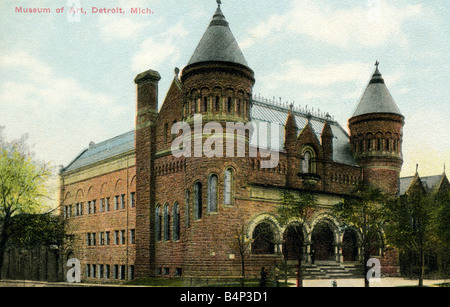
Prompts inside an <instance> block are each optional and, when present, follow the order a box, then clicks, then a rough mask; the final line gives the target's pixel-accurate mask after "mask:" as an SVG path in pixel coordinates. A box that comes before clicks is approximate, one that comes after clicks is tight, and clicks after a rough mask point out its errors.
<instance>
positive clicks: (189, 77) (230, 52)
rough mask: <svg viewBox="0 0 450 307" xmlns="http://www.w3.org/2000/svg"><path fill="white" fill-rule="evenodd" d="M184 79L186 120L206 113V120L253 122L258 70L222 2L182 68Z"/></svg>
mask: <svg viewBox="0 0 450 307" xmlns="http://www.w3.org/2000/svg"><path fill="white" fill-rule="evenodd" d="M181 82H182V83H183V88H184V91H185V93H184V94H185V102H184V108H183V110H184V111H183V117H184V119H185V121H186V122H188V123H192V121H193V117H194V115H195V114H202V117H203V122H208V121H215V122H243V123H246V122H248V121H249V119H250V108H251V95H252V88H253V84H254V83H255V79H254V73H253V71H252V70H251V69H250V68H249V67H248V64H247V61H246V60H245V58H244V55H243V54H242V51H241V50H240V48H239V46H238V44H237V42H236V39H235V38H234V36H233V33H232V32H231V30H230V27H229V25H228V22H227V21H226V19H225V16H224V15H223V13H222V10H221V9H220V2H219V5H218V7H217V10H216V12H215V14H214V16H213V18H212V20H211V22H210V24H209V26H208V28H207V30H206V32H205V34H204V35H203V37H202V39H201V40H200V43H199V44H198V46H197V48H196V49H195V52H194V54H193V55H192V57H191V59H190V61H189V63H188V65H187V66H186V67H185V68H184V69H183V71H182V75H181Z"/></svg>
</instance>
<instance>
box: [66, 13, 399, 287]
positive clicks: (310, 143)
mask: <svg viewBox="0 0 450 307" xmlns="http://www.w3.org/2000/svg"><path fill="white" fill-rule="evenodd" d="M159 80H160V75H159V74H158V72H156V71H152V70H148V71H145V72H143V73H141V74H139V75H137V76H136V78H135V83H136V85H137V113H136V128H135V130H134V131H131V132H127V133H125V134H123V135H120V136H117V137H115V138H113V139H110V140H107V141H105V142H102V143H99V144H94V143H91V144H89V147H88V148H86V149H85V150H84V151H83V152H82V153H81V154H80V155H79V156H78V157H76V158H75V159H74V160H73V162H72V163H70V164H69V165H68V166H67V167H65V168H63V169H62V170H61V173H60V175H61V193H60V197H61V214H62V215H63V216H64V217H65V218H66V219H67V221H68V223H67V231H68V234H69V238H70V239H71V240H70V242H69V244H68V246H67V248H66V253H65V254H66V257H67V258H71V257H76V258H78V259H80V261H81V264H82V273H83V278H84V279H88V280H89V279H97V280H98V279H101V280H104V281H107V280H121V279H122V280H124V279H130V278H133V277H144V276H159V275H161V276H239V275H240V274H241V273H240V272H241V271H240V270H241V262H240V255H239V251H238V248H237V246H236V234H237V233H238V232H239V231H240V230H243V232H244V234H245V235H246V236H247V237H248V238H250V239H252V243H251V245H250V247H249V250H248V251H247V252H246V255H245V262H246V276H251V275H257V274H258V272H259V270H260V268H261V266H266V267H267V268H272V267H273V266H274V265H275V263H276V262H277V261H279V259H280V255H281V254H283V253H284V254H285V256H287V257H288V258H289V257H291V256H290V254H289V253H288V252H287V251H288V250H290V249H292V246H290V245H292V244H294V243H293V242H297V241H296V240H294V239H293V238H291V237H292V233H293V232H292V231H290V230H291V229H292V227H295V225H296V221H294V220H293V221H291V223H288V224H287V225H282V224H281V223H280V221H279V219H278V217H277V207H278V206H279V205H280V204H281V201H282V197H283V191H285V190H289V191H291V192H292V193H297V194H300V193H302V192H304V191H305V189H308V190H309V191H313V192H314V194H315V195H316V197H317V199H318V201H319V203H320V210H319V211H318V212H317V213H316V214H315V216H314V217H313V218H312V219H311V220H309V221H307V223H306V224H305V227H304V229H302V233H303V238H302V240H301V241H302V242H303V243H302V247H301V248H302V249H303V250H304V257H305V259H304V260H305V261H306V262H307V263H308V262H310V260H311V259H310V256H309V252H310V251H311V249H314V250H315V252H316V260H322V261H329V262H334V263H342V262H354V261H358V260H361V257H362V255H361V244H360V239H359V238H360V234H359V232H358V231H357V230H356V229H353V228H351V227H344V225H343V224H342V222H341V221H339V220H338V219H337V218H336V217H334V216H333V215H332V214H331V213H330V208H331V207H332V206H333V205H334V204H336V203H339V202H340V201H341V200H342V199H343V196H345V195H347V194H348V193H349V192H350V191H351V190H352V189H353V188H354V187H355V185H356V184H357V183H358V182H359V181H361V180H367V181H368V182H371V183H374V184H376V185H378V186H379V187H380V188H382V189H383V190H384V191H386V192H387V193H390V194H392V195H395V194H396V193H397V192H398V189H399V173H400V170H401V166H402V162H403V160H402V151H401V146H402V128H403V124H404V117H403V116H402V114H401V113H400V111H399V109H398V107H397V106H396V104H395V102H394V100H393V99H392V97H391V95H390V93H389V91H388V89H387V87H386V85H385V83H384V80H383V78H382V75H381V73H380V71H379V69H378V63H377V67H376V70H375V72H374V74H373V76H372V78H371V81H370V82H369V84H368V86H367V88H366V91H365V92H364V94H363V96H362V98H361V100H360V102H359V105H358V107H357V109H356V111H355V113H354V114H353V116H352V117H351V118H350V119H349V129H350V135H348V134H347V132H346V131H345V130H344V129H343V128H342V126H341V125H340V124H339V123H337V122H336V121H334V120H333V119H332V117H331V116H329V115H328V114H326V115H321V114H311V112H309V111H308V110H303V109H297V108H293V107H292V106H287V105H283V104H281V103H275V102H273V101H272V102H269V101H267V100H265V99H261V98H260V97H259V98H258V97H255V96H254V95H253V94H252V87H253V84H254V82H255V74H254V72H253V70H252V69H251V68H250V67H249V66H248V63H247V61H246V60H245V57H244V55H243V54H242V52H241V50H240V48H239V46H238V44H237V42H236V40H235V38H234V36H233V34H232V32H231V30H230V27H229V24H228V22H227V21H226V19H225V16H224V15H223V13H222V11H221V8H220V5H219V7H218V8H217V10H216V12H215V13H214V16H213V18H212V20H211V22H210V24H209V26H208V27H207V29H206V32H205V33H204V35H203V37H202V38H201V40H200V42H199V44H198V46H197V48H196V49H195V51H194V53H193V55H192V57H191V59H190V61H189V63H188V64H187V66H186V67H185V68H184V69H183V70H182V71H179V70H178V69H176V74H175V77H174V79H173V81H172V83H171V86H170V88H169V91H168V93H167V95H166V97H165V99H164V101H163V103H162V105H159V104H158V99H157V97H158V81H159ZM200 115H201V116H200ZM231 124H233V125H231ZM227 125H230V126H232V127H233V129H227ZM249 127H252V128H251V129H249ZM265 127H269V128H270V129H264V128H265ZM178 128H180V129H178ZM172 129H173V130H172ZM187 131H188V132H189V133H186V132H187ZM177 140H178V141H180V144H182V146H181V147H176V148H175V149H173V148H172V145H173V144H174V143H175V141H177ZM199 145H200V149H203V150H200V151H199V149H198V148H199ZM231 145H233V146H234V147H233V148H232V149H230V146H231ZM189 148H190V149H191V151H190V153H191V155H182V154H181V152H184V150H185V149H189ZM227 150H229V151H228V152H227ZM230 153H231V155H230ZM274 157H276V159H272V158H274ZM267 165H268V166H267ZM261 234H264V235H261ZM380 241H382V239H381V237H380ZM374 253H375V254H377V255H379V256H380V257H382V256H383V255H384V250H383V245H382V244H380V245H379V249H378V250H376V251H374Z"/></svg>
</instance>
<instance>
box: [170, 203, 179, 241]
mask: <svg viewBox="0 0 450 307" xmlns="http://www.w3.org/2000/svg"><path fill="white" fill-rule="evenodd" d="M172 228H173V235H172V239H173V240H174V241H178V240H179V239H180V208H179V206H178V203H175V204H174V205H173V227H172Z"/></svg>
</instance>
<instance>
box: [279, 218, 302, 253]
mask: <svg viewBox="0 0 450 307" xmlns="http://www.w3.org/2000/svg"><path fill="white" fill-rule="evenodd" d="M303 242H304V237H303V232H302V229H301V227H300V226H298V225H290V226H288V227H287V229H286V231H285V232H284V235H283V255H284V258H285V259H286V260H299V259H300V258H301V257H302V256H303Z"/></svg>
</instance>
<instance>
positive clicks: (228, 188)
mask: <svg viewBox="0 0 450 307" xmlns="http://www.w3.org/2000/svg"><path fill="white" fill-rule="evenodd" d="M223 185H224V186H223V203H224V204H225V205H231V202H232V200H231V197H232V193H233V170H232V169H231V168H228V169H227V170H226V171H225V175H224V183H223Z"/></svg>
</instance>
